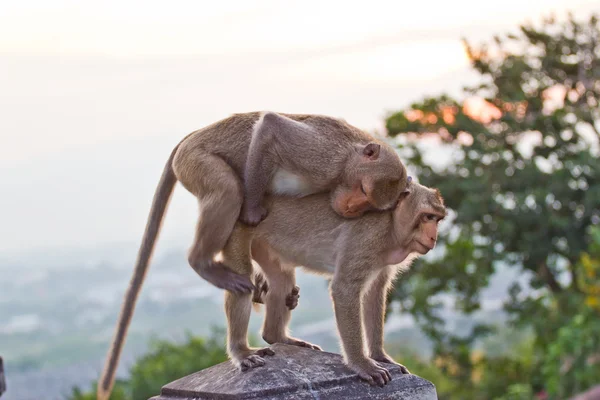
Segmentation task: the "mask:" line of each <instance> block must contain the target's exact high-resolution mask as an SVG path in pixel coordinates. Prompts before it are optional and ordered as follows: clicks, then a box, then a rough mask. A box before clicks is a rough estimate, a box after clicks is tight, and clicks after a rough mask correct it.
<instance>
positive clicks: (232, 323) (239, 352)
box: [223, 227, 275, 371]
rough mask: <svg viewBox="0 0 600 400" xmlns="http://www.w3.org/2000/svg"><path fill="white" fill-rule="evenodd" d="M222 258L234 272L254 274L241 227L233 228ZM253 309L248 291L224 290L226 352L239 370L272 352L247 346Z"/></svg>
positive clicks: (247, 238) (260, 362)
mask: <svg viewBox="0 0 600 400" xmlns="http://www.w3.org/2000/svg"><path fill="white" fill-rule="evenodd" d="M223 261H224V262H225V263H226V264H227V265H231V266H232V268H233V270H234V271H235V272H236V273H239V274H240V275H241V276H244V277H247V278H248V280H250V279H251V277H252V276H253V267H252V262H251V259H250V236H249V234H248V232H247V231H246V230H245V229H244V228H243V227H238V228H236V229H234V230H233V232H232V234H231V237H230V239H229V241H228V242H227V244H226V245H225V248H224V249H223ZM251 310H252V294H251V293H233V292H230V291H226V292H225V314H226V316H227V354H228V355H229V357H230V358H231V360H232V361H233V363H234V364H235V365H236V366H237V367H238V368H239V369H240V370H241V371H245V370H247V369H249V368H255V367H260V366H262V365H264V364H265V360H264V358H263V357H264V356H270V355H273V354H275V353H274V352H273V350H271V349H270V348H268V347H266V348H262V349H259V348H251V347H250V346H249V345H248V324H249V322H250V313H251Z"/></svg>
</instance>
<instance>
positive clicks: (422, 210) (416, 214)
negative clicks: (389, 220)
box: [394, 183, 446, 255]
mask: <svg viewBox="0 0 600 400" xmlns="http://www.w3.org/2000/svg"><path fill="white" fill-rule="evenodd" d="M445 216H446V207H445V206H444V201H443V199H442V196H441V195H440V193H439V191H437V190H435V189H429V188H427V187H425V186H422V185H419V184H417V183H409V185H408V187H407V189H406V190H405V191H404V192H403V193H402V195H401V197H400V200H399V204H398V206H397V207H396V209H395V210H394V230H395V231H396V233H397V236H398V237H402V238H406V239H405V240H404V244H403V245H404V246H406V248H408V249H409V251H411V252H416V253H419V254H421V255H423V254H426V253H428V252H429V251H430V250H432V249H433V248H434V247H435V244H436V242H437V235H438V224H439V223H440V221H441V220H443V219H444V217H445Z"/></svg>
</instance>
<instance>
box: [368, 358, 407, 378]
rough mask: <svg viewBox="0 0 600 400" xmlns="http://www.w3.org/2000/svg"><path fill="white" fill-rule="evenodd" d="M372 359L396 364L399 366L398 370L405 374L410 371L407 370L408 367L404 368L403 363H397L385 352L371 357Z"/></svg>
mask: <svg viewBox="0 0 600 400" xmlns="http://www.w3.org/2000/svg"><path fill="white" fill-rule="evenodd" d="M372 359H373V360H375V361H377V362H380V363H384V364H393V365H397V366H399V367H400V372H402V373H403V374H405V375H408V374H410V371H409V370H408V368H406V367H405V366H404V365H402V364H400V363H397V362H396V361H394V360H393V359H392V357H390V356H388V355H387V354H384V355H381V356H378V357H372Z"/></svg>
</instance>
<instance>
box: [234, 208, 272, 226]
mask: <svg viewBox="0 0 600 400" xmlns="http://www.w3.org/2000/svg"><path fill="white" fill-rule="evenodd" d="M266 217H267V209H266V208H264V207H263V206H261V205H258V206H247V205H245V206H244V207H242V213H241V215H240V220H241V221H242V222H243V223H245V224H246V225H250V226H256V225H258V224H260V222H261V221H262V220H263V219H265V218H266Z"/></svg>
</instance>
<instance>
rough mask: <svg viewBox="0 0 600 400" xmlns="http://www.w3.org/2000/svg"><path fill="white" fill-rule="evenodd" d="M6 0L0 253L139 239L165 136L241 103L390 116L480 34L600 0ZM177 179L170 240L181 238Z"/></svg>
mask: <svg viewBox="0 0 600 400" xmlns="http://www.w3.org/2000/svg"><path fill="white" fill-rule="evenodd" d="M355 4H356V5H351V4H350V2H347V1H344V2H342V1H327V2H323V1H313V0H304V1H302V2H294V1H292V2H279V1H219V2H199V1H192V0H190V1H183V0H173V1H170V2H168V3H167V2H159V1H154V0H150V1H148V0H147V1H116V0H105V1H102V2H81V1H67V0H54V1H52V2H49V1H45V0H44V1H42V0H37V1H27V0H21V1H14V0H13V1H4V2H0V182H2V184H1V189H0V252H4V253H10V252H27V251H30V250H32V249H35V248H47V247H57V246H58V247H60V246H66V247H77V246H91V247H94V246H100V245H102V244H105V243H111V242H134V243H137V242H138V241H139V239H140V237H141V234H142V230H143V228H144V225H145V220H146V217H147V213H148V209H149V205H150V200H151V198H152V195H153V192H154V189H155V186H156V183H157V181H158V178H159V176H160V172H161V169H162V167H163V165H164V162H165V160H166V158H167V157H168V155H169V153H170V151H171V149H172V147H173V146H174V145H175V144H177V143H178V142H179V140H180V139H181V138H182V137H183V136H185V135H186V134H187V133H189V132H191V131H193V130H196V129H198V128H201V127H203V126H205V125H207V124H209V123H212V122H214V121H216V120H218V119H221V118H224V117H226V116H228V115H229V114H231V113H234V112H244V111H255V110H274V111H282V112H293V113H296V112H298V113H304V112H309V113H319V114H328V115H332V116H337V117H343V118H345V119H346V120H347V121H349V122H350V123H352V124H354V125H356V126H359V127H361V128H364V129H366V130H369V131H374V130H379V131H380V130H381V127H382V122H383V119H384V117H385V115H386V113H388V112H390V111H393V110H397V109H400V108H402V107H405V106H407V105H408V104H410V102H412V101H416V100H418V99H420V98H422V97H423V96H425V95H435V94H438V93H441V92H447V93H451V94H454V95H459V94H460V89H461V87H463V86H464V85H468V84H470V83H472V82H474V79H475V76H474V75H473V73H472V72H471V71H470V70H469V68H468V61H467V58H466V55H465V53H464V49H463V48H462V45H461V42H460V39H461V38H462V37H466V38H467V39H469V40H470V41H472V42H474V43H479V42H481V41H485V40H489V39H491V37H492V35H494V34H499V33H504V32H507V31H509V30H514V29H515V28H516V27H517V25H518V24H520V23H524V22H527V21H532V22H538V21H539V20H540V18H541V17H542V16H547V15H548V13H550V12H556V13H557V15H560V14H561V13H563V12H564V11H565V10H571V11H573V12H574V13H575V14H576V15H581V16H587V15H589V14H590V12H591V11H595V12H600V6H598V5H597V1H596V0H594V1H588V0H570V1H566V0H546V1H544V2H543V3H542V2H539V3H536V2H526V1H522V0H519V1H516V0H506V1H503V2H502V3H499V2H481V1H475V0H464V1H453V2H448V1H427V2H417V1H412V2H408V1H369V2H356V3H355ZM196 217H197V206H196V204H195V202H194V199H193V198H192V196H191V195H189V194H188V193H187V192H185V190H184V189H183V188H182V187H181V186H179V187H178V188H177V189H176V193H175V197H174V200H173V201H172V203H171V208H170V210H169V212H168V214H167V219H166V223H165V226H164V232H163V235H162V237H163V240H164V241H165V242H166V243H171V242H173V243H174V242H177V243H180V244H181V243H184V244H185V245H188V243H189V242H190V241H191V237H192V229H193V225H194V220H195V218H196Z"/></svg>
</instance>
